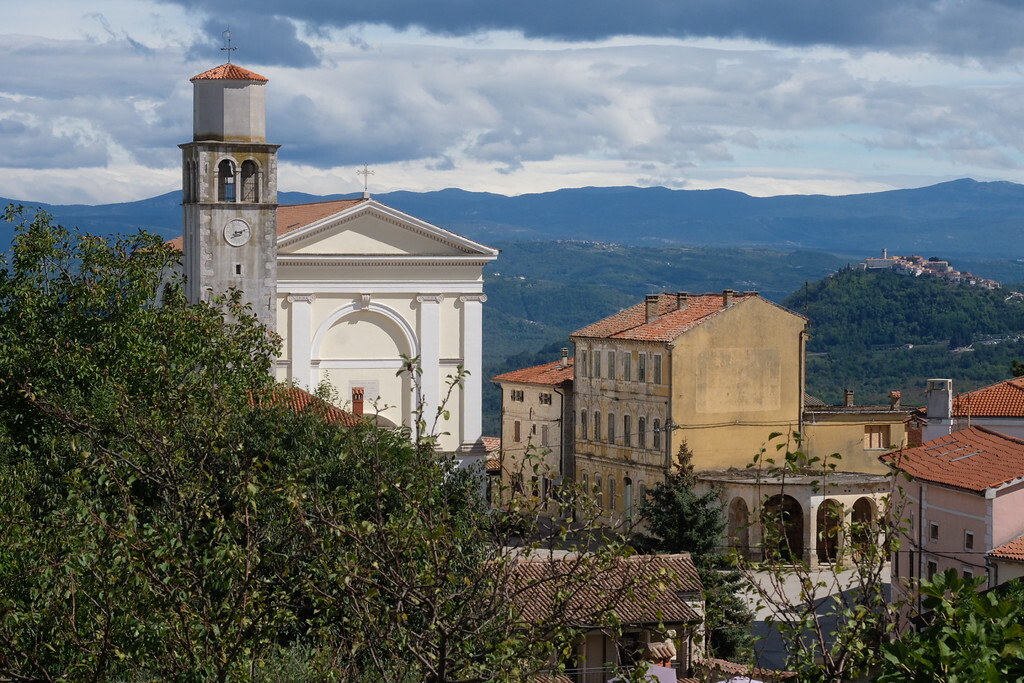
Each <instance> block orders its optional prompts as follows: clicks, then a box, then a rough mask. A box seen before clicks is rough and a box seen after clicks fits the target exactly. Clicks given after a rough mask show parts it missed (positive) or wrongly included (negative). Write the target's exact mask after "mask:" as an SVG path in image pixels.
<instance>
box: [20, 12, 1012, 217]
mask: <svg viewBox="0 0 1024 683" xmlns="http://www.w3.org/2000/svg"><path fill="white" fill-rule="evenodd" d="M86 7H87V9H86ZM1022 7H1024V5H1022V3H1021V2H1020V1H1019V0H633V1H632V2H626V1H623V0H614V1H613V0H554V1H552V0H544V1H542V0H518V1H517V2H507V1H506V2H496V1H494V0H361V1H360V2H354V1H353V0H289V1H287V2H284V1H282V0H245V1H244V2H236V3H225V2H223V1H217V2H214V1H213V0H91V1H90V2H88V3H83V2H82V1H81V0H35V1H34V2H23V3H19V4H18V5H16V6H15V7H7V8H5V10H4V20H3V22H0V33H2V34H3V35H2V36H0V65H2V68H0V196H6V197H12V198H17V199H23V200H29V201H32V200H34V201H44V202H52V203H72V202H80V203H108V202H116V201H130V200H135V199H141V198H145V197H149V196H153V195H156V194H160V193H163V192H167V191H170V190H172V189H176V188H177V187H178V186H179V185H180V172H179V170H178V169H179V151H178V149H177V145H178V144H179V143H181V142H185V141H187V140H189V139H190V137H191V96H192V93H191V84H190V83H189V81H188V79H189V78H190V77H191V76H193V75H195V74H197V73H200V72H202V71H204V70H206V69H208V68H210V67H212V66H216V65H217V64H220V63H222V62H223V61H225V53H224V52H223V51H221V50H220V48H221V46H222V45H223V37H222V34H223V31H224V30H225V29H228V28H229V29H230V31H231V35H232V44H233V45H234V46H236V47H237V48H238V49H237V51H235V52H234V53H233V55H232V61H234V62H236V63H238V64H241V65H242V66H245V67H247V68H250V69H252V70H254V71H257V72H258V73H261V74H263V75H264V76H266V77H268V78H269V79H270V82H269V83H268V85H267V103H268V104H267V107H268V138H269V139H270V141H271V142H277V143H281V144H282V145H283V147H282V149H281V152H280V158H281V166H280V186H281V189H284V190H303V191H307V192H313V193H317V194H327V193H334V192H353V191H356V190H359V189H361V180H360V178H359V176H357V175H356V170H357V169H359V168H360V167H361V166H362V164H363V163H364V162H365V163H368V164H370V167H371V168H373V169H374V172H375V173H374V175H373V176H372V177H371V182H370V189H371V191H375V192H387V191H391V190H398V189H407V190H416V191H423V190H433V189H441V188H445V187H460V188H463V189H467V190H479V191H489V192H497V193H501V194H506V195H515V194H521V193H525V192H540V191H546V190H552V189H556V188H560V187H580V186H586V185H597V186H607V185H664V186H666V187H671V188H686V189H703V188H712V187H727V188H731V189H736V190H740V191H743V192H747V193H750V194H754V195H775V194H793V193H801V194H805V193H824V194H848V193H854V192H872V191H878V190H885V189H891V188H898V187H918V186H923V185H929V184H932V183H935V182H940V181H943V180H949V179H953V178H959V177H965V176H969V177H973V178H976V179H979V180H1011V181H1014V182H1024V125H1022V124H1024V77H1022V74H1021V67H1022V66H1024V47H1021V45H1024V43H1022V41H1021V39H1020V36H1022V35H1024V8H1022Z"/></svg>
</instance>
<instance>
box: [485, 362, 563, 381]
mask: <svg viewBox="0 0 1024 683" xmlns="http://www.w3.org/2000/svg"><path fill="white" fill-rule="evenodd" d="M572 368H573V359H572V358H570V359H569V362H568V364H566V365H565V366H564V367H563V366H562V361H560V360H556V361H553V362H551V363H545V364H544V365H534V366H533V367H532V368H523V369H522V370H512V371H510V372H503V373H501V374H500V375H495V376H494V377H493V378H492V379H491V381H492V382H519V383H520V384H547V385H552V386H553V385H557V384H562V383H563V382H569V381H572Z"/></svg>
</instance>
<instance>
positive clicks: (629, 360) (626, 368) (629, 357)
mask: <svg viewBox="0 0 1024 683" xmlns="http://www.w3.org/2000/svg"><path fill="white" fill-rule="evenodd" d="M622 379H624V380H626V381H627V382H632V381H633V354H632V353H631V352H629V351H626V352H625V353H624V354H622Z"/></svg>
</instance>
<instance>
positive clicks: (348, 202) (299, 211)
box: [277, 199, 369, 237]
mask: <svg viewBox="0 0 1024 683" xmlns="http://www.w3.org/2000/svg"><path fill="white" fill-rule="evenodd" d="M365 201H369V200H367V199H335V200H333V201H329V202H314V203H313V204H295V205H293V206H279V207H277V236H278V237H280V236H281V235H285V234H287V233H289V232H291V231H292V230H298V229H299V228H303V227H305V226H307V225H310V224H311V223H316V222H317V221H318V220H321V219H324V218H327V217H328V216H331V215H333V214H336V213H339V212H341V211H344V210H345V209H350V208H352V207H353V206H355V205H356V204H361V203H362V202H365Z"/></svg>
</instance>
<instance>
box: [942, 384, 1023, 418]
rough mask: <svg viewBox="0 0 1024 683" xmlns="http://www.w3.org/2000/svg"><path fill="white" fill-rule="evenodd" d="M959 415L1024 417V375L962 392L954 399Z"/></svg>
mask: <svg viewBox="0 0 1024 683" xmlns="http://www.w3.org/2000/svg"><path fill="white" fill-rule="evenodd" d="M953 414H954V415H956V416H958V417H965V416H968V415H970V416H973V417H1024V377H1014V378H1013V379H1008V380H1004V381H1002V382H998V383H996V384H993V385H991V386H987V387H982V388H981V389H975V390H974V391H968V392H966V393H963V394H960V395H959V396H956V397H955V398H954V399H953Z"/></svg>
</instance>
